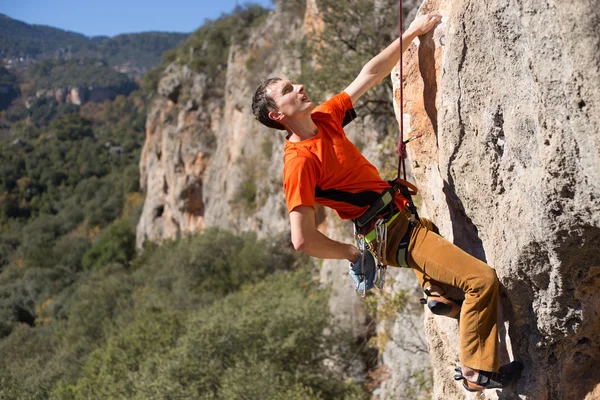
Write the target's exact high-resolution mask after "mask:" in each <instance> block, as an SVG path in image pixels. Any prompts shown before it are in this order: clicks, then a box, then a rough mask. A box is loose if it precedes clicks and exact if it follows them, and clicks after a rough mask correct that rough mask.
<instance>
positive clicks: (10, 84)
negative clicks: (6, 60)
mask: <svg viewBox="0 0 600 400" xmlns="http://www.w3.org/2000/svg"><path fill="white" fill-rule="evenodd" d="M18 95H19V87H18V85H17V79H16V78H15V77H14V76H13V75H12V74H10V73H9V72H8V71H7V70H6V68H4V67H2V66H0V110H4V109H6V108H8V106H9V105H10V103H11V102H12V101H13V99H14V98H16V97H17V96H18Z"/></svg>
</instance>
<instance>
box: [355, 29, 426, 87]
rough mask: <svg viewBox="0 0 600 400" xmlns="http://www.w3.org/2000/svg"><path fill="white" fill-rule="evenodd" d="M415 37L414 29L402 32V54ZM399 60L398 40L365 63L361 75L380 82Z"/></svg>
mask: <svg viewBox="0 0 600 400" xmlns="http://www.w3.org/2000/svg"><path fill="white" fill-rule="evenodd" d="M415 37H417V34H416V32H415V30H414V29H411V28H409V29H407V30H406V32H404V34H403V35H402V52H405V51H406V49H407V48H408V46H409V45H410V44H411V42H412V41H413V40H414V39H415ZM399 60H400V38H398V39H396V40H394V42H392V44H390V45H389V46H388V47H386V48H385V49H384V50H383V51H382V52H381V53H379V54H378V55H376V56H375V57H373V58H372V59H371V60H370V61H369V62H368V63H366V64H365V66H364V67H363V69H362V71H361V73H367V74H369V75H374V76H377V77H378V78H379V81H381V80H383V79H384V78H385V77H386V76H388V75H389V74H390V72H392V69H393V68H394V67H395V66H396V64H398V61H399Z"/></svg>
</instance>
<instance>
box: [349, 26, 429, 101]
mask: <svg viewBox="0 0 600 400" xmlns="http://www.w3.org/2000/svg"><path fill="white" fill-rule="evenodd" d="M440 20H441V17H440V16H439V15H422V16H420V17H418V18H417V19H416V20H415V21H414V22H413V23H412V24H411V26H410V27H409V28H408V29H407V30H406V32H404V34H403V35H402V52H404V51H406V49H407V48H408V46H409V45H410V43H411V42H412V41H413V40H414V39H415V37H417V36H419V35H423V34H425V33H427V32H429V31H430V30H431V29H433V27H435V25H436V24H437V23H438V22H439V21H440ZM399 59H400V38H398V39H396V40H395V41H394V42H393V43H392V44H390V45H389V46H388V47H386V48H385V49H384V50H383V51H382V52H381V53H379V54H378V55H376V56H375V57H373V58H372V59H371V60H370V61H369V62H367V63H366V64H365V66H364V67H363V68H362V70H361V71H360V74H358V76H357V77H356V79H355V80H354V81H353V82H352V83H351V84H350V86H348V87H347V88H346V89H345V90H344V91H345V92H346V93H347V94H348V95H349V96H350V98H351V99H352V104H355V103H356V101H357V100H358V99H359V98H360V96H362V95H363V94H364V93H365V92H366V91H367V90H369V89H370V88H372V87H373V86H375V85H378V84H380V83H381V81H383V79H384V78H385V77H386V76H388V75H389V74H390V72H392V69H393V68H394V66H396V64H397V63H398V60H399Z"/></svg>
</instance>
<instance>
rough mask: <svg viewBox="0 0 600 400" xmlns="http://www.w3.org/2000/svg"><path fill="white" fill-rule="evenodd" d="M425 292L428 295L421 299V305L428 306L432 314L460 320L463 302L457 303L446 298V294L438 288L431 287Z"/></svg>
mask: <svg viewBox="0 0 600 400" xmlns="http://www.w3.org/2000/svg"><path fill="white" fill-rule="evenodd" d="M423 291H424V292H425V294H426V295H427V298H426V299H421V300H420V301H421V304H423V305H425V304H427V307H429V309H430V310H431V312H432V313H434V314H435V315H443V316H446V317H449V318H456V319H458V318H459V317H460V308H461V305H462V301H460V302H457V301H456V300H453V299H451V298H449V297H445V296H444V294H445V293H446V292H445V291H444V289H442V288H440V287H438V286H434V285H430V286H428V287H426V288H425V289H424V290H423Z"/></svg>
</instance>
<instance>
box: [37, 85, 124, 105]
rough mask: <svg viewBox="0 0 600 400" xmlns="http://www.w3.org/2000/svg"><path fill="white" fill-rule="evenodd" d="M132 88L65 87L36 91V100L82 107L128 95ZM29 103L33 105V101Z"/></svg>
mask: <svg viewBox="0 0 600 400" xmlns="http://www.w3.org/2000/svg"><path fill="white" fill-rule="evenodd" d="M131 90H132V89H131V88H126V89H124V90H121V89H119V90H117V89H115V88H112V87H64V88H57V89H41V90H38V91H36V93H35V97H36V98H38V99H39V98H47V99H53V100H54V101H56V102H57V103H59V104H63V103H65V102H66V103H72V104H75V105H77V106H81V105H83V104H85V103H88V102H93V103H102V102H104V101H107V100H114V99H115V97H117V95H119V94H128V93H129V92H131ZM28 102H29V103H30V104H32V101H29V100H28Z"/></svg>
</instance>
